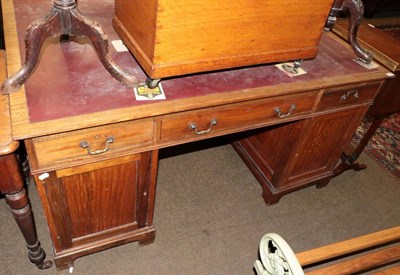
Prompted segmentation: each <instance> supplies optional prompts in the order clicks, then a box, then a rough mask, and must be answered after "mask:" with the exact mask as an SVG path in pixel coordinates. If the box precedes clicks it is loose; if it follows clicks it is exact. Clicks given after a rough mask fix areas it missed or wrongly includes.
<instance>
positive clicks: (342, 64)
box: [14, 0, 368, 123]
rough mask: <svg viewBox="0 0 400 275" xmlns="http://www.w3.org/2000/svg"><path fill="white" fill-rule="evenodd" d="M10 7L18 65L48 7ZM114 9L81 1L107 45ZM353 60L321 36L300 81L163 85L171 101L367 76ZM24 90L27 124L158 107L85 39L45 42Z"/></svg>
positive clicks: (229, 76)
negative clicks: (28, 35)
mask: <svg viewBox="0 0 400 275" xmlns="http://www.w3.org/2000/svg"><path fill="white" fill-rule="evenodd" d="M14 5H15V16H16V19H17V30H18V36H19V40H20V47H21V48H20V51H21V60H24V59H25V45H24V43H23V41H24V34H25V30H26V28H27V27H28V25H29V24H30V23H31V22H32V21H34V20H37V19H41V18H43V17H44V16H45V15H46V14H47V13H48V12H49V11H50V9H51V7H52V4H51V1H44V0H42V1H26V0H14ZM113 5H114V1H112V0H102V1H97V0H95V1H93V0H90V1H89V0H80V1H79V4H78V6H79V10H80V11H81V12H82V13H83V14H84V15H86V16H88V17H90V18H91V19H94V20H96V21H97V22H99V23H100V24H101V25H102V26H103V27H104V29H105V30H106V32H107V34H108V36H109V39H110V41H112V40H118V39H119V38H118V36H117V35H116V33H115V32H114V30H113V28H112V23H111V19H112V16H113V11H114V7H113ZM110 50H111V56H112V58H113V59H114V61H115V62H116V63H117V64H118V65H119V66H121V67H122V68H124V69H125V70H127V71H128V72H130V73H132V74H134V75H135V76H136V77H137V78H138V80H139V81H140V82H144V81H145V79H146V76H145V74H144V73H143V71H142V70H141V69H140V67H139V66H138V64H137V63H136V61H135V59H134V58H133V57H132V56H131V54H130V53H129V52H122V53H117V52H116V51H115V50H114V48H113V47H112V46H111V45H110ZM354 57H355V55H354V54H353V52H352V51H350V50H348V49H347V48H345V47H343V46H342V45H340V44H339V43H338V42H337V41H335V40H334V39H332V38H331V37H329V36H327V35H323V37H322V40H321V43H320V50H319V54H318V56H317V58H316V59H315V60H308V61H307V60H306V61H304V63H303V65H302V68H303V69H304V70H306V71H307V74H305V75H302V76H297V77H293V78H291V77H289V76H287V75H286V74H285V73H283V72H282V71H280V70H279V69H278V68H276V67H275V66H274V65H263V66H255V67H249V68H242V69H233V70H227V71H221V72H212V73H205V74H198V75H191V76H185V77H179V78H175V79H166V80H163V81H162V85H163V88H164V91H165V94H166V97H167V100H175V99H181V98H188V97H195V96H202V95H208V94H213V93H226V92H230V91H235V90H241V89H252V88H257V87H264V86H271V85H277V84H282V83H292V82H299V83H300V82H304V81H312V80H315V79H320V78H323V77H330V76H338V75H347V74H357V73H365V72H366V71H368V70H367V69H365V68H363V67H361V66H360V65H358V64H356V63H354V62H353V61H352V58H354ZM25 87H26V98H27V103H28V111H29V118H30V122H31V123H33V122H41V121H48V120H52V119H57V118H65V117H69V116H76V115H82V114H89V113H94V112H101V111H106V110H112V109H117V108H124V107H131V106H135V105H141V104H154V103H155V102H157V101H136V100H135V97H134V94H133V91H132V89H131V88H127V87H124V86H123V85H122V84H120V83H119V82H117V81H116V80H115V79H114V78H113V77H112V76H111V75H110V74H109V73H108V72H107V71H106V70H105V68H104V67H103V65H102V64H101V63H100V61H99V60H98V58H97V55H96V52H95V51H94V49H93V47H92V45H91V43H90V40H89V39H88V38H87V37H75V38H73V41H72V42H70V43H67V44H60V43H58V38H51V39H48V40H47V41H46V43H45V45H44V46H43V47H42V51H41V59H40V62H39V64H38V66H37V68H36V70H35V72H34V73H33V75H32V76H31V78H30V79H29V80H28V81H27V82H26V85H25Z"/></svg>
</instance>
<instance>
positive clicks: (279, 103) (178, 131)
mask: <svg viewBox="0 0 400 275" xmlns="http://www.w3.org/2000/svg"><path fill="white" fill-rule="evenodd" d="M316 98H317V91H315V92H308V93H302V94H297V95H292V96H285V97H275V98H271V99H267V100H259V101H256V103H254V102H252V103H247V104H244V103H243V104H240V105H238V104H236V105H233V106H229V107H226V108H220V109H205V110H204V111H203V110H199V111H196V112H186V113H183V114H178V115H175V116H168V117H166V118H164V119H162V120H161V135H160V141H161V142H169V141H173V140H182V139H189V140H190V139H191V140H194V139H199V138H204V137H206V136H214V135H221V134H223V133H227V132H232V131H236V130H238V129H246V128H254V127H255V126H256V125H257V124H258V125H262V124H266V123H268V122H269V123H278V122H284V121H287V120H290V119H292V118H295V117H298V116H301V115H304V114H309V113H311V112H312V108H313V106H314V104H315V100H316ZM292 104H295V105H296V109H295V110H293V111H292V113H291V115H289V116H288V117H286V118H278V116H277V114H276V112H275V111H274V109H275V108H276V107H279V108H280V109H281V111H282V113H283V114H286V113H288V112H289V110H290V106H291V105H292ZM212 119H215V120H216V121H217V124H216V125H213V127H212V130H211V131H210V132H209V133H208V134H207V135H196V134H195V132H194V130H193V129H191V128H189V124H190V123H195V124H196V125H197V127H198V131H203V130H207V129H208V128H209V127H210V121H211V120H212Z"/></svg>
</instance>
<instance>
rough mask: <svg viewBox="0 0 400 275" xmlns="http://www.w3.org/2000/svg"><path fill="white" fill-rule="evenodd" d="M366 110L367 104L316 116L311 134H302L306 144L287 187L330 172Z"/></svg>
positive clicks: (311, 124) (289, 172) (300, 149)
mask: <svg viewBox="0 0 400 275" xmlns="http://www.w3.org/2000/svg"><path fill="white" fill-rule="evenodd" d="M365 111H366V107H364V108H358V109H355V110H348V111H343V112H338V113H332V114H329V115H324V116H319V117H315V118H312V122H311V123H310V125H309V131H308V134H307V135H304V136H302V137H301V139H302V145H301V146H300V147H299V149H298V150H297V152H296V158H295V159H293V160H292V166H291V167H290V169H289V171H287V176H288V182H287V183H284V184H285V187H287V186H291V185H297V184H300V183H301V182H310V180H312V178H313V177H314V178H315V179H317V178H318V177H321V175H324V174H325V175H328V174H327V173H330V172H331V171H332V169H333V167H334V165H335V164H336V162H337V161H338V160H339V157H340V154H341V153H342V151H343V149H344V147H345V145H347V144H348V142H349V141H350V138H351V136H352V135H353V133H354V131H355V129H356V128H357V126H358V124H359V123H360V121H361V118H362V116H363V115H364V113H365ZM299 138H300V137H299ZM282 184H283V182H282Z"/></svg>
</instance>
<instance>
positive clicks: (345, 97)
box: [340, 89, 360, 101]
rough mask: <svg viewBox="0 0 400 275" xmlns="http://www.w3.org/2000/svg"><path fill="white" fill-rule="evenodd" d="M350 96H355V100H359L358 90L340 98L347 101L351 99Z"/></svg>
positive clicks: (352, 90)
mask: <svg viewBox="0 0 400 275" xmlns="http://www.w3.org/2000/svg"><path fill="white" fill-rule="evenodd" d="M350 96H353V97H354V98H355V99H357V98H359V97H360V96H359V94H358V90H357V89H351V90H350V91H348V92H347V94H344V95H342V96H341V97H340V100H341V101H346V100H348V99H349V97H350Z"/></svg>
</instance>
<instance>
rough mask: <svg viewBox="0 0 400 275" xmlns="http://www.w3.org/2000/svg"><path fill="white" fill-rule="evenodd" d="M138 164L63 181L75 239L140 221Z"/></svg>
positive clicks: (90, 173) (63, 179) (116, 167)
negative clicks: (137, 211)
mask: <svg viewBox="0 0 400 275" xmlns="http://www.w3.org/2000/svg"><path fill="white" fill-rule="evenodd" d="M137 165H138V163H137V162H133V163H126V164H122V165H118V166H115V167H106V168H103V169H98V170H95V171H90V172H86V173H82V174H76V175H71V176H68V177H64V178H61V179H60V184H61V185H62V188H63V189H64V193H65V198H64V200H65V203H66V205H67V206H69V207H68V216H69V222H70V227H71V237H72V238H73V239H76V238H80V237H84V236H87V235H91V234H94V233H97V232H101V231H105V230H107V229H111V228H116V227H119V226H123V225H127V224H134V223H135V222H136V196H137V194H136V184H135V182H137V176H138V167H137ZM126 179H131V181H127V180H126Z"/></svg>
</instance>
